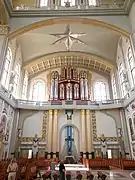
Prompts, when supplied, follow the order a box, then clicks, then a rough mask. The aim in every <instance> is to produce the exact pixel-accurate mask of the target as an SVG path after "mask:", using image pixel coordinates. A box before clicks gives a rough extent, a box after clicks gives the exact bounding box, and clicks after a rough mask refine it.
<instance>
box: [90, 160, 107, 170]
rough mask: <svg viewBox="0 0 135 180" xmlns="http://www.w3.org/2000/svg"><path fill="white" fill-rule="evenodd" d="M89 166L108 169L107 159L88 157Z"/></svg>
mask: <svg viewBox="0 0 135 180" xmlns="http://www.w3.org/2000/svg"><path fill="white" fill-rule="evenodd" d="M89 168H90V169H110V167H109V163H108V161H106V160H104V159H90V160H89Z"/></svg>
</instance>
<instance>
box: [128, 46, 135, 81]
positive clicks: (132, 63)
mask: <svg viewBox="0 0 135 180" xmlns="http://www.w3.org/2000/svg"><path fill="white" fill-rule="evenodd" d="M127 60H128V63H129V68H130V71H131V76H132V81H133V83H134V84H135V60H134V58H133V52H132V49H131V47H129V48H128V53H127Z"/></svg>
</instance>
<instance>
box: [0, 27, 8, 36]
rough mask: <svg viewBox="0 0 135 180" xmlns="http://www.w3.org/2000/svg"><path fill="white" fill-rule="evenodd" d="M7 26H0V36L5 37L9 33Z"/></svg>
mask: <svg viewBox="0 0 135 180" xmlns="http://www.w3.org/2000/svg"><path fill="white" fill-rule="evenodd" d="M9 30H10V28H9V26H6V25H0V35H7V34H8V33H9Z"/></svg>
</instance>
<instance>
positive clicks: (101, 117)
mask: <svg viewBox="0 0 135 180" xmlns="http://www.w3.org/2000/svg"><path fill="white" fill-rule="evenodd" d="M96 124H97V136H98V137H101V135H102V134H104V135H105V136H106V137H117V133H116V124H115V120H114V119H113V118H112V117H110V116H107V115H106V114H104V113H102V112H100V111H96Z"/></svg>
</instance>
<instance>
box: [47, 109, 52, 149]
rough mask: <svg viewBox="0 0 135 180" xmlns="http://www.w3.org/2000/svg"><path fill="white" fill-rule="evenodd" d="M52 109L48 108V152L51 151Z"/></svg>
mask: <svg viewBox="0 0 135 180" xmlns="http://www.w3.org/2000/svg"><path fill="white" fill-rule="evenodd" d="M52 121H53V110H49V124H48V153H50V152H52V130H53V129H52V124H53V122H52Z"/></svg>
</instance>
